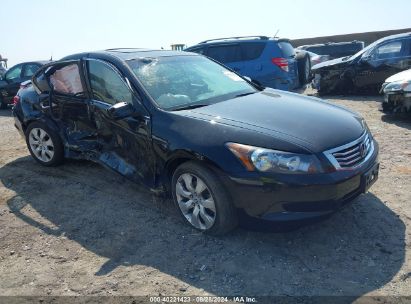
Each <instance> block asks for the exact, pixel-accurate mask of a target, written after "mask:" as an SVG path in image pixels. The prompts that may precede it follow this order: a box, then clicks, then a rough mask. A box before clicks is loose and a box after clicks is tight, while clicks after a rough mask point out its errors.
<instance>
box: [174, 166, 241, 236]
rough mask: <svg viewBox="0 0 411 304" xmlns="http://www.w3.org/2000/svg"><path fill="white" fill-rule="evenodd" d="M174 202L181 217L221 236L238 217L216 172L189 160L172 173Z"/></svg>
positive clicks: (191, 223) (195, 226)
mask: <svg viewBox="0 0 411 304" xmlns="http://www.w3.org/2000/svg"><path fill="white" fill-rule="evenodd" d="M171 190H172V195H173V200H174V203H175V205H176V207H177V209H178V210H179V211H180V214H181V216H182V217H183V219H184V220H185V221H186V222H187V223H188V224H189V225H190V226H191V227H193V228H195V229H197V230H200V231H202V232H204V233H207V234H211V235H222V234H225V233H227V232H229V231H231V230H233V229H234V228H235V227H236V226H237V225H238V217H237V212H236V209H235V208H234V206H233V204H232V202H231V199H230V197H229V195H228V194H227V191H226V190H225V189H224V187H223V185H222V183H221V182H220V179H219V178H218V176H217V174H216V173H214V171H213V170H211V169H210V168H208V167H205V166H203V165H200V164H198V163H196V162H193V161H189V162H186V163H183V164H182V165H180V166H179V167H178V168H177V169H176V170H175V171H174V174H173V176H172V181H171Z"/></svg>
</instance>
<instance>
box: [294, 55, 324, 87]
mask: <svg viewBox="0 0 411 304" xmlns="http://www.w3.org/2000/svg"><path fill="white" fill-rule="evenodd" d="M295 54H296V56H295V58H296V59H297V63H298V77H299V80H300V84H301V85H303V84H306V83H307V82H309V81H310V80H311V79H312V77H313V76H312V73H311V67H312V66H314V65H316V64H318V63H321V62H324V61H327V60H330V56H329V55H318V54H315V53H313V52H310V51H305V50H300V49H295Z"/></svg>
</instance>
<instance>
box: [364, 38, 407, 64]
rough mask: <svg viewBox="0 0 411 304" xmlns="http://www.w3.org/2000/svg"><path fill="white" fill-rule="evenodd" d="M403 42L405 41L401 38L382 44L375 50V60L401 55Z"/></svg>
mask: <svg viewBox="0 0 411 304" xmlns="http://www.w3.org/2000/svg"><path fill="white" fill-rule="evenodd" d="M403 42H404V41H401V40H399V41H393V42H389V43H386V44H383V45H381V46H380V47H378V48H377V49H376V50H375V52H374V54H373V56H372V58H373V59H374V60H378V59H389V58H395V57H399V56H400V54H401V49H402V45H403Z"/></svg>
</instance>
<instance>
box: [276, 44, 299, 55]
mask: <svg viewBox="0 0 411 304" xmlns="http://www.w3.org/2000/svg"><path fill="white" fill-rule="evenodd" d="M278 46H279V47H280V49H281V51H282V52H283V56H284V57H285V58H290V57H294V56H295V50H294V48H293V46H292V45H291V43H289V42H286V41H281V42H279V43H278Z"/></svg>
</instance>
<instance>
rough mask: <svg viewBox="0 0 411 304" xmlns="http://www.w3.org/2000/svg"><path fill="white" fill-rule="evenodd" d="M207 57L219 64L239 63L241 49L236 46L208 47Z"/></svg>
mask: <svg viewBox="0 0 411 304" xmlns="http://www.w3.org/2000/svg"><path fill="white" fill-rule="evenodd" d="M207 56H209V57H211V58H213V59H215V60H217V61H218V62H221V63H230V62H236V61H241V49H240V46H239V45H238V44H230V45H218V46H209V47H208V51H207Z"/></svg>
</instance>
